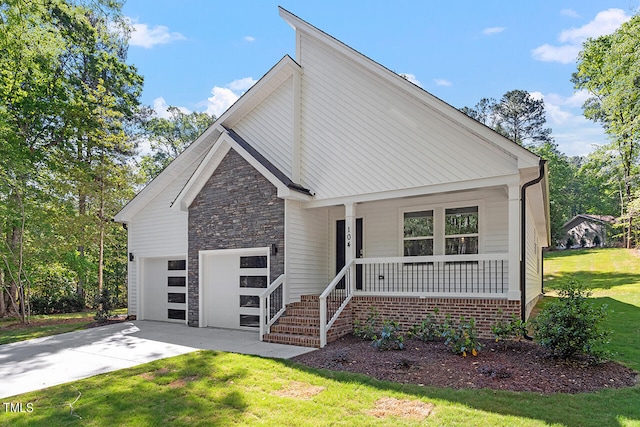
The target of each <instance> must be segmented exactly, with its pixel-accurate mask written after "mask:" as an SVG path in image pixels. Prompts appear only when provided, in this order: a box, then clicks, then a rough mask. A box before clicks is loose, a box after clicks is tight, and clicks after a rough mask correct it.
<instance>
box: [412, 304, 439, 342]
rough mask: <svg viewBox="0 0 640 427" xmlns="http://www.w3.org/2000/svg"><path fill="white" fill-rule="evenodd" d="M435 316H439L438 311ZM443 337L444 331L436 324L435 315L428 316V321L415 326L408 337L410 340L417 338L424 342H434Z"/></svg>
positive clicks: (425, 320)
mask: <svg viewBox="0 0 640 427" xmlns="http://www.w3.org/2000/svg"><path fill="white" fill-rule="evenodd" d="M435 314H438V312H437V310H436V311H435ZM441 335H442V329H441V328H440V325H438V323H436V318H435V315H434V314H428V315H427V317H426V319H424V320H423V321H422V322H420V323H418V324H417V325H413V326H412V327H411V329H409V332H408V333H407V336H409V337H410V338H417V339H419V340H421V341H424V342H430V341H434V340H435V339H436V338H438V337H440V336H441Z"/></svg>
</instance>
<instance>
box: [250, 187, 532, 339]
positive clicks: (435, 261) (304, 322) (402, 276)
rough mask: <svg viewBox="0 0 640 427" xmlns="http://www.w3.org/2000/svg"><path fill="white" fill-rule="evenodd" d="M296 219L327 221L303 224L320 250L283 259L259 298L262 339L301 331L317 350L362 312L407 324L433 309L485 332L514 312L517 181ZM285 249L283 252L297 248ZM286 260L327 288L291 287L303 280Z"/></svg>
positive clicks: (517, 283)
mask: <svg viewBox="0 0 640 427" xmlns="http://www.w3.org/2000/svg"><path fill="white" fill-rule="evenodd" d="M300 212H301V215H305V214H307V215H311V216H313V215H317V216H319V217H324V218H328V220H327V219H325V220H324V221H316V222H311V221H307V222H306V224H307V226H308V224H317V227H318V228H319V230H318V231H319V232H318V233H315V234H313V233H311V234H313V235H315V236H321V235H324V236H325V237H324V239H325V240H324V241H323V242H321V243H322V244H323V245H324V246H323V247H322V248H321V249H320V250H318V251H317V252H316V256H315V258H314V261H313V263H312V262H311V261H312V260H311V259H310V258H304V257H300V256H299V255H298V254H296V256H290V257H288V260H287V261H286V262H287V263H288V264H289V265H288V267H289V268H287V269H285V274H283V275H282V276H281V277H279V278H278V280H276V281H274V282H273V283H272V284H271V285H270V286H269V287H268V288H267V289H265V291H264V292H263V293H262V295H261V297H260V304H261V310H260V313H261V319H260V326H261V332H260V336H261V338H265V339H267V340H273V339H274V338H275V339H276V340H277V338H278V337H277V336H276V335H278V334H280V333H286V334H289V335H296V334H297V332H304V333H305V334H309V335H312V336H314V337H317V341H316V339H315V338H314V340H313V341H309V340H306V341H304V345H315V346H318V347H323V346H324V345H326V343H327V342H330V341H331V340H332V339H335V338H337V337H338V336H340V335H341V334H342V335H343V334H344V333H348V332H350V331H351V330H352V323H353V321H354V320H364V319H366V315H367V311H368V309H369V307H376V308H377V309H378V311H379V312H380V313H381V314H383V318H388V319H392V320H398V321H400V323H401V324H403V323H404V324H405V325H406V326H407V327H408V326H410V325H411V324H414V323H418V322H419V321H421V320H422V319H424V317H425V316H426V314H427V313H430V312H432V311H433V309H434V308H438V310H436V311H438V312H440V313H442V315H443V316H444V315H445V314H450V315H451V316H452V317H454V318H456V317H459V316H460V315H464V316H466V317H475V318H476V320H477V321H478V323H479V324H480V326H486V329H487V330H489V328H490V326H489V323H488V322H490V321H491V319H497V317H496V316H498V315H500V316H505V317H510V316H511V315H512V314H516V315H517V314H519V313H520V296H521V292H520V281H519V271H520V268H519V265H520V248H521V247H520V240H519V235H520V213H521V211H520V198H519V181H518V182H517V183H516V182H512V183H510V184H507V185H496V186H491V187H484V188H478V189H473V190H466V191H458V192H448V193H442V194H432V195H423V196H416V197H404V198H397V199H386V200H373V201H366V202H357V203H345V204H343V205H342V206H328V207H319V208H306V209H301V210H300ZM307 240H308V241H307V244H314V245H316V246H319V243H318V240H311V239H309V238H307ZM290 243H294V244H293V245H291V244H289V245H287V250H292V249H293V248H295V242H290ZM322 253H324V254H322ZM322 255H323V256H322ZM291 259H295V260H298V259H302V261H304V262H307V263H309V264H307V265H306V266H305V267H304V268H307V269H308V270H309V271H310V272H311V273H313V272H314V271H315V272H318V271H320V272H322V271H325V272H326V276H325V277H326V282H325V283H324V284H323V285H320V286H315V287H312V286H306V287H301V290H297V289H296V285H298V284H299V283H300V282H301V280H302V279H298V277H297V276H296V272H297V270H296V269H295V267H296V266H295V264H294V265H291ZM311 275H312V274H311ZM320 276H321V275H320ZM300 277H302V276H300ZM316 281H317V279H316ZM298 293H299V294H298ZM285 312H286V313H287V314H286V318H287V319H286V320H284V322H282V321H279V319H280V316H282V315H283V314H284V313H285ZM411 322H413V323H411ZM283 323H284V325H283ZM285 342H287V343H292V342H293V341H291V340H290V339H287V340H286V341H285Z"/></svg>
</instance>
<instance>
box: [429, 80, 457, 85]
mask: <svg viewBox="0 0 640 427" xmlns="http://www.w3.org/2000/svg"><path fill="white" fill-rule="evenodd" d="M433 82H434V83H435V84H436V85H438V86H453V83H451V82H450V81H449V80H445V79H433Z"/></svg>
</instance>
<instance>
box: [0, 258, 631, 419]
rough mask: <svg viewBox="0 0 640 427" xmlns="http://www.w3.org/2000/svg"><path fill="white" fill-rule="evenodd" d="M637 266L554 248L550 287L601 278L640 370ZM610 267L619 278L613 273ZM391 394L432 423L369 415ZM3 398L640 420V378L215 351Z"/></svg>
mask: <svg viewBox="0 0 640 427" xmlns="http://www.w3.org/2000/svg"><path fill="white" fill-rule="evenodd" d="M636 264H640V258H638V259H636V258H635V257H634V256H633V255H632V254H631V253H629V252H626V251H624V250H617V249H608V250H603V251H600V250H597V251H570V252H564V253H561V254H558V253H552V254H549V257H548V260H547V261H545V271H546V272H547V274H548V276H547V278H548V279H549V280H548V282H547V288H549V289H550V288H552V286H553V283H558V281H559V280H562V279H566V278H568V277H575V276H576V275H578V276H579V277H578V279H579V280H580V281H582V282H584V283H590V284H591V285H594V284H597V285H598V286H596V288H595V290H594V295H595V299H596V301H598V302H606V303H608V304H609V306H610V307H611V308H613V309H614V310H615V313H614V315H613V316H612V317H611V319H610V320H609V325H610V326H611V327H612V329H614V336H613V338H612V345H613V346H614V349H615V351H617V352H618V354H617V355H616V356H615V357H616V360H619V361H621V362H622V363H625V364H627V365H628V366H630V367H632V368H634V369H636V370H640V355H638V353H637V352H638V349H640V333H639V331H638V325H640V301H639V298H640V271H637V270H638V269H639V268H640V266H636ZM607 274H611V275H612V277H611V279H610V280H609V279H607V277H606V276H607ZM551 278H553V280H550V279H551ZM470 363H472V362H471V361H470ZM525 378H526V375H525ZM292 382H298V383H304V384H309V385H315V386H321V387H324V388H325V389H324V391H322V392H320V393H319V394H317V395H315V396H311V397H309V398H306V399H305V398H302V397H287V396H281V395H278V394H277V391H279V390H282V389H284V388H287V387H288V386H289V385H290V384H291V383H292ZM385 397H394V398H397V399H408V400H419V401H422V402H429V403H432V404H433V405H435V407H434V412H433V413H432V414H431V415H430V416H429V417H428V418H427V420H426V421H425V420H422V421H420V420H411V419H404V418H396V417H386V418H375V417H374V416H372V415H370V414H369V413H368V411H370V410H371V409H373V408H374V407H375V404H376V401H377V400H378V399H381V398H385ZM76 399H77V401H76ZM3 401H4V402H22V403H23V404H24V405H26V404H27V403H32V404H33V412H30V413H7V412H3V407H2V406H0V425H2V426H5V425H6V426H33V425H35V426H38V425H43V426H47V427H49V426H51V427H53V426H59V425H60V426H62V425H64V426H67V425H69V426H75V425H78V426H81V425H82V426H112V425H127V426H155V425H171V426H187V425H188V426H192V425H193V426H199V425H202V426H216V425H221V426H227V425H232V426H233V425H264V426H321V425H338V426H340V425H345V426H352V425H367V426H369V425H371V426H377V425H388V426H396V425H398V426H404V425H407V426H411V425H425V424H426V425H430V426H452V425H473V426H486V427H493V426H568V427H590V426H594V427H609V426H611V427H620V426H625V427H627V426H636V427H638V426H640V385H636V386H635V387H632V388H626V389H619V390H603V391H600V392H597V393H582V394H575V395H570V394H555V395H550V396H542V395H538V394H534V393H512V392H501V391H495V390H452V389H442V388H434V387H420V386H416V385H402V384H396V383H391V382H383V381H377V380H373V379H371V378H368V377H366V376H363V375H357V374H347V373H337V372H331V371H323V370H315V369H311V368H307V367H305V366H301V365H296V364H294V363H291V362H287V361H279V360H272V359H263V358H259V357H253V356H245V355H237V354H231V353H219V352H212V351H200V352H196V353H191V354H187V355H184V356H179V357H174V358H171V359H165V360H160V361H156V362H153V363H149V364H146V365H141V366H138V367H135V368H131V369H126V370H121V371H117V372H113V373H110V374H104V375H99V376H96V377H92V378H89V379H86V380H82V381H77V382H74V383H70V384H66V385H61V386H56V387H52V388H49V389H46V390H40V391H36V392H32V393H27V394H23V395H20V396H15V397H12V398H8V399H4V400H3ZM80 417H81V418H80Z"/></svg>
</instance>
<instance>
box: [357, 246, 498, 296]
mask: <svg viewBox="0 0 640 427" xmlns="http://www.w3.org/2000/svg"><path fill="white" fill-rule="evenodd" d="M355 263H356V264H357V265H362V274H361V275H360V276H361V277H362V278H361V279H360V280H359V281H358V283H357V292H358V293H361V292H362V293H367V294H376V295H380V294H389V295H400V294H406V295H439V296H440V295H443V296H474V297H479V296H497V295H500V294H506V293H507V292H508V290H509V262H508V254H482V255H443V256H419V257H395V258H358V259H356V260H355Z"/></svg>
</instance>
